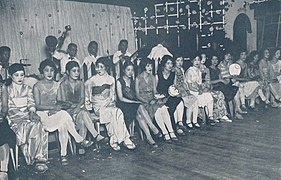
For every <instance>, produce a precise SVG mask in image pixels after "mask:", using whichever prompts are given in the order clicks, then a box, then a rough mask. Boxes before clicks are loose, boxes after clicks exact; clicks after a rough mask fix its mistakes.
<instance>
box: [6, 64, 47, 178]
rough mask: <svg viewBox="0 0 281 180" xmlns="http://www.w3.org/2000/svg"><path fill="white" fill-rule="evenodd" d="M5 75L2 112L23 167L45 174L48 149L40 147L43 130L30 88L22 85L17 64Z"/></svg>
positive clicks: (43, 145)
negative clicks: (29, 167) (6, 79)
mask: <svg viewBox="0 0 281 180" xmlns="http://www.w3.org/2000/svg"><path fill="white" fill-rule="evenodd" d="M8 72H9V75H10V77H11V81H9V82H8V83H7V85H6V87H4V88H3V96H2V103H3V106H2V112H3V113H4V114H5V115H7V119H8V122H9V125H10V127H11V129H12V130H13V131H14V133H15V134H16V137H17V145H18V146H20V148H21V149H22V153H23V155H24V158H25V161H26V163H27V165H33V164H34V163H35V169H36V171H38V172H45V171H46V170H48V166H47V165H46V161H47V160H46V159H45V157H46V156H47V155H46V154H45V153H47V152H48V150H47V149H45V148H44V147H47V145H46V144H45V143H48V142H47V141H44V139H43V133H44V129H43V126H42V124H41V122H40V117H39V116H38V115H37V113H36V108H35V103H34V99H33V94H32V89H31V88H30V87H29V86H27V85H25V84H23V79H24V76H25V71H24V68H23V66H22V65H21V64H18V63H16V64H12V65H11V66H10V67H9V71H8Z"/></svg>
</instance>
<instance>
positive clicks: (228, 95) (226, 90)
mask: <svg viewBox="0 0 281 180" xmlns="http://www.w3.org/2000/svg"><path fill="white" fill-rule="evenodd" d="M209 70H210V79H211V81H214V80H218V79H219V78H220V73H221V72H220V69H219V68H217V67H216V68H215V69H213V68H211V67H210V68H209ZM212 86H213V90H216V91H221V92H222V93H223V95H224V97H225V101H226V102H229V101H231V100H233V98H234V96H235V95H236V93H237V91H238V89H239V88H238V87H236V86H232V85H231V83H228V84H224V83H222V82H219V83H216V84H213V85H212Z"/></svg>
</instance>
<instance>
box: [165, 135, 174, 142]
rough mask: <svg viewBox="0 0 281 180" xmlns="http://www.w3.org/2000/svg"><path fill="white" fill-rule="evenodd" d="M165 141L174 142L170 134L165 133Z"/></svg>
mask: <svg viewBox="0 0 281 180" xmlns="http://www.w3.org/2000/svg"><path fill="white" fill-rule="evenodd" d="M164 141H165V142H166V143H172V140H171V138H170V136H169V134H165V136H164Z"/></svg>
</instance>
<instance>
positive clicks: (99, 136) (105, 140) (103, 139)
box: [95, 134, 108, 142]
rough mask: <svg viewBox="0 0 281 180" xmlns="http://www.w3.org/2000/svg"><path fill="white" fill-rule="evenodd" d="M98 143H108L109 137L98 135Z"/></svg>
mask: <svg viewBox="0 0 281 180" xmlns="http://www.w3.org/2000/svg"><path fill="white" fill-rule="evenodd" d="M95 139H96V141H97V142H107V141H108V137H104V136H102V135H100V134H98V135H97V136H96V137H95Z"/></svg>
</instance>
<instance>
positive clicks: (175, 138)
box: [171, 137, 179, 141]
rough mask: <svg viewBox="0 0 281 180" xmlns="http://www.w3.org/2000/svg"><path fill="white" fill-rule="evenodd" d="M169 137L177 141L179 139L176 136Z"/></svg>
mask: <svg viewBox="0 0 281 180" xmlns="http://www.w3.org/2000/svg"><path fill="white" fill-rule="evenodd" d="M171 139H172V141H178V140H179V139H178V138H177V137H172V138H171Z"/></svg>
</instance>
